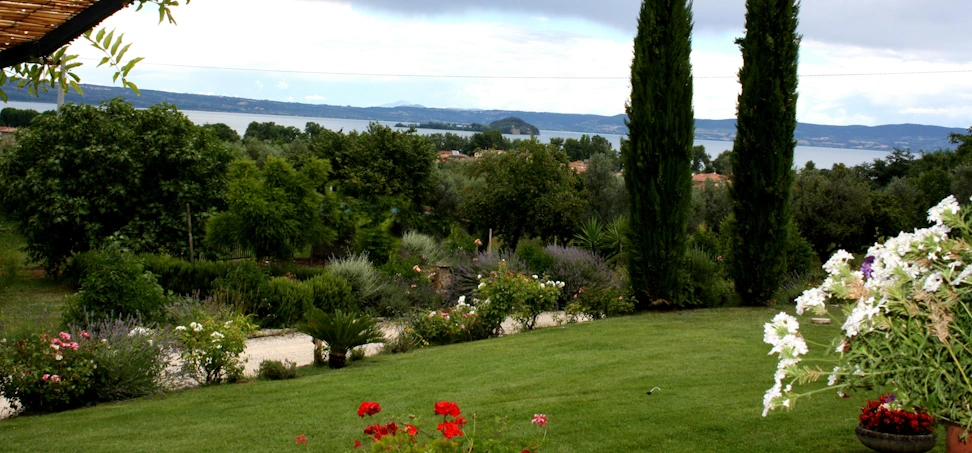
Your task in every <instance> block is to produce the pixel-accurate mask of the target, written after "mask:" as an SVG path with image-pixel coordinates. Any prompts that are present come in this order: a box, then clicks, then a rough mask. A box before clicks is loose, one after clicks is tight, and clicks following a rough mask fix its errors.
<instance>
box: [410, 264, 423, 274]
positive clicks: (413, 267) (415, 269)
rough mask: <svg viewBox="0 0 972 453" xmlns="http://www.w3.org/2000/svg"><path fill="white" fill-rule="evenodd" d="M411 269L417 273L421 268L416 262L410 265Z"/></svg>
mask: <svg viewBox="0 0 972 453" xmlns="http://www.w3.org/2000/svg"><path fill="white" fill-rule="evenodd" d="M412 270H413V271H415V272H419V273H421V272H422V268H420V267H418V264H416V265H414V266H412Z"/></svg>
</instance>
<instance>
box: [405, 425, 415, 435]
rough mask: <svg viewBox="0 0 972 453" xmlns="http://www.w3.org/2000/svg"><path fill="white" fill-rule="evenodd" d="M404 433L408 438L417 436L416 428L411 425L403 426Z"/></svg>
mask: <svg viewBox="0 0 972 453" xmlns="http://www.w3.org/2000/svg"><path fill="white" fill-rule="evenodd" d="M405 432H407V433H408V435H409V436H414V435H416V434H418V428H416V427H415V426H413V425H405Z"/></svg>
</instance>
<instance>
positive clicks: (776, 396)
mask: <svg viewBox="0 0 972 453" xmlns="http://www.w3.org/2000/svg"><path fill="white" fill-rule="evenodd" d="M763 341H764V342H766V343H769V344H770V345H772V346H773V349H772V350H771V351H770V352H769V353H770V354H771V355H772V354H779V356H780V361H779V363H778V364H777V366H776V373H775V374H774V378H775V384H774V385H773V387H772V388H770V389H769V390H767V391H766V395H765V396H764V397H763V416H764V417H765V416H766V414H768V413H769V411H770V410H772V409H775V408H777V407H781V406H782V407H790V401H791V398H790V397H789V396H788V394H789V393H790V390H792V387H791V386H790V385H787V386H785V387H784V386H783V379H784V378H786V377H787V375H788V371H787V369H788V368H790V367H793V366H795V365H796V364H798V363H800V360H801V359H800V356H801V355H804V354H806V353H807V351H808V349H807V343H806V341H804V340H803V336H802V335H800V323H799V322H797V320H796V318H794V317H792V316H790V315H788V314H786V313H782V312H781V313H780V314H778V315H776V317H774V318H773V321H772V322H769V323H766V324H765V325H764V326H763Z"/></svg>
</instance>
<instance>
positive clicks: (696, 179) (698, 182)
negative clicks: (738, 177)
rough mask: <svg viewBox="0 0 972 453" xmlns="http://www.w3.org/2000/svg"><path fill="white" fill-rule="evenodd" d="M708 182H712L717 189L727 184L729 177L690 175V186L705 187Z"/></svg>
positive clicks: (706, 174)
mask: <svg viewBox="0 0 972 453" xmlns="http://www.w3.org/2000/svg"><path fill="white" fill-rule="evenodd" d="M709 181H712V183H713V184H715V185H716V187H718V186H721V185H723V184H725V183H727V182H729V177H728V176H726V175H720V174H718V173H699V174H697V175H692V184H693V185H695V187H705V183H706V182H709Z"/></svg>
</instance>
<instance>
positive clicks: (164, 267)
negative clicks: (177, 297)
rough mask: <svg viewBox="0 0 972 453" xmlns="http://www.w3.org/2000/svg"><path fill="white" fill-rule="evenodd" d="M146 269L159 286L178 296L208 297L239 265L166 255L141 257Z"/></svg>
mask: <svg viewBox="0 0 972 453" xmlns="http://www.w3.org/2000/svg"><path fill="white" fill-rule="evenodd" d="M140 258H141V259H142V261H143V262H144V263H145V269H146V270H148V271H150V272H152V273H153V274H155V276H156V277H157V278H158V281H159V284H160V285H162V287H163V288H165V289H166V290H169V291H172V292H174V293H176V294H182V295H188V294H197V293H198V294H199V296H200V297H207V296H209V293H210V292H211V291H213V285H214V283H215V282H216V280H218V279H220V278H223V277H226V275H227V274H229V273H230V271H231V270H232V269H233V267H235V266H236V265H237V263H233V262H229V261H196V262H195V263H189V262H188V261H185V260H182V259H179V258H175V257H171V256H164V255H141V256H140Z"/></svg>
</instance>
